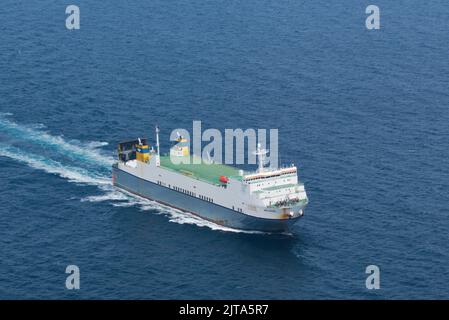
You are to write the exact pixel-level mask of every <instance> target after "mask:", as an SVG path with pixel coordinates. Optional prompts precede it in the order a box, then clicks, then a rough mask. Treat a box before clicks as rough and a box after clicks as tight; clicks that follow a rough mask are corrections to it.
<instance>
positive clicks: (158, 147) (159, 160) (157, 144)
mask: <svg viewBox="0 0 449 320" xmlns="http://www.w3.org/2000/svg"><path fill="white" fill-rule="evenodd" d="M156 147H157V156H156V166H158V167H159V166H160V165H161V152H160V149H161V148H160V146H159V127H158V126H156Z"/></svg>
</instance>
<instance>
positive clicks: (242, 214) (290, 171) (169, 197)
mask: <svg viewBox="0 0 449 320" xmlns="http://www.w3.org/2000/svg"><path fill="white" fill-rule="evenodd" d="M267 152H268V151H267V150H264V149H261V147H260V144H258V145H257V150H256V151H255V155H256V156H257V162H258V168H257V170H255V171H253V172H248V171H243V170H240V169H238V168H235V167H233V166H229V165H225V164H221V163H214V162H212V161H203V160H202V159H201V161H196V162H201V163H199V164H196V162H195V161H194V160H198V159H194V157H195V155H191V154H190V144H189V141H187V139H185V138H183V137H182V136H179V137H178V139H177V141H175V145H173V146H172V147H171V148H170V152H169V154H165V155H161V152H160V145H159V128H157V127H156V146H155V147H150V145H149V144H148V140H147V139H145V138H138V139H136V140H130V141H125V142H121V143H119V144H118V148H117V156H118V159H117V162H115V163H114V164H113V166H112V181H113V184H114V186H116V187H117V188H119V189H123V190H125V191H127V192H130V193H132V194H136V195H138V196H140V197H143V198H147V199H150V200H153V201H156V202H159V203H161V204H163V205H166V206H169V207H173V208H176V209H179V210H181V211H184V212H188V213H190V214H193V215H196V216H198V217H201V218H202V219H205V220H208V221H210V222H213V223H215V224H219V225H222V226H225V227H229V228H234V229H241V230H257V231H266V232H285V231H289V229H290V226H291V225H293V224H294V223H295V222H296V221H297V220H298V219H299V218H300V217H302V216H303V215H304V208H305V206H306V205H307V203H308V198H307V194H306V191H305V189H304V185H303V184H302V183H301V182H299V180H298V174H297V171H298V170H297V168H296V166H294V165H291V166H288V167H282V168H267V167H265V166H264V157H265V155H266V154H267Z"/></svg>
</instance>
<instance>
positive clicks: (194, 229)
mask: <svg viewBox="0 0 449 320" xmlns="http://www.w3.org/2000/svg"><path fill="white" fill-rule="evenodd" d="M70 4H76V5H78V6H79V8H80V14H81V15H80V18H81V20H80V29H79V30H67V29H66V27H65V19H66V17H67V15H66V14H65V9H66V7H67V5H70ZM370 4H375V5H377V6H379V8H380V14H381V15H380V17H381V28H380V30H367V29H366V27H365V19H366V17H367V16H368V15H367V14H366V13H365V9H366V7H367V6H368V5H370ZM448 41H449V4H448V2H447V0H434V1H430V2H426V1H418V0H407V1H405V0H403V1H386V0H376V1H375V2H374V3H372V1H356V0H347V1H337V0H334V1H325V0H313V1H312V0H304V1H298V0H297V1H292V0H287V1H271V0H245V1H237V0H230V1H217V0H202V1H199V0H188V1H187V0H177V1H162V0H151V1H144V0H138V1H124V0H123V1H119V0H110V1H85V0H74V1H56V0H53V1H50V0H46V1H19V0H3V1H2V3H1V8H0V113H1V115H0V202H1V205H0V298H2V299H91V298H93V299H110V298H118V299H247V298H257V299H348V298H349V299H409V298H410V299H418V298H422V299H433V298H440V299H441V298H446V299H447V298H449V248H448V244H449V160H448V159H449V56H448V54H449V46H448ZM193 120H201V121H202V124H203V128H204V129H207V128H217V129H219V130H224V129H225V128H242V129H246V128H265V129H270V128H278V129H279V145H280V147H279V152H280V155H281V162H282V163H284V164H290V163H296V164H297V165H298V168H299V177H300V179H301V181H302V182H304V184H305V186H306V190H307V192H308V196H309V200H310V203H309V205H308V207H307V208H306V211H305V216H304V217H303V218H302V219H301V220H300V221H299V222H298V223H297V224H296V225H295V226H294V228H293V229H292V230H291V232H290V233H288V234H280V235H275V234H264V233H255V232H241V231H238V230H229V229H226V228H221V227H219V226H216V225H213V224H210V223H207V222H204V221H201V220H199V219H197V218H193V217H191V216H188V215H186V214H182V213H180V212H178V211H174V210H170V209H168V208H163V207H160V206H158V205H157V204H155V203H152V202H150V201H145V200H143V199H136V198H132V197H130V196H129V195H124V194H122V193H120V192H119V191H117V190H114V188H113V187H112V186H111V179H110V176H111V168H110V166H111V163H112V161H113V160H114V156H115V146H116V143H117V142H119V141H121V140H126V139H128V138H135V137H137V136H148V137H149V138H151V139H152V138H153V128H154V125H155V124H158V125H159V127H160V128H161V135H162V136H161V141H162V142H167V143H168V140H169V133H170V132H171V131H172V130H173V129H175V128H178V127H181V128H187V129H189V128H191V127H192V121H193ZM72 264H74V265H77V266H78V267H79V269H80V289H79V290H67V289H66V287H65V281H66V277H67V276H68V275H67V274H66V273H65V270H66V266H67V265H72ZM368 265H377V266H378V267H379V268H380V289H378V290H368V289H367V288H366V287H365V280H366V278H367V276H368V275H367V274H366V273H365V268H366V267H367V266H368Z"/></svg>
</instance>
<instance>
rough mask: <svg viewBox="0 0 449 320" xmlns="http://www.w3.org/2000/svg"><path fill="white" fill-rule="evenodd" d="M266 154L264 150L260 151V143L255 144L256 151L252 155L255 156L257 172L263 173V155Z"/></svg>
mask: <svg viewBox="0 0 449 320" xmlns="http://www.w3.org/2000/svg"><path fill="white" fill-rule="evenodd" d="M267 153H268V151H267V150H266V149H261V146H260V143H258V144H257V150H256V151H255V152H254V153H253V154H255V155H256V156H257V162H258V164H259V168H258V169H257V172H263V171H264V168H263V165H264V162H265V155H266V154H267Z"/></svg>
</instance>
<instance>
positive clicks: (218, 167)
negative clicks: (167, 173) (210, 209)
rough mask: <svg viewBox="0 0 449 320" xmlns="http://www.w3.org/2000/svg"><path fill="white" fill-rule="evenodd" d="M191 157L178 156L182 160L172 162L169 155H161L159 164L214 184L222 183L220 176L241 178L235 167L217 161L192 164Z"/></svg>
mask: <svg viewBox="0 0 449 320" xmlns="http://www.w3.org/2000/svg"><path fill="white" fill-rule="evenodd" d="M192 159H193V157H192V156H185V157H179V160H180V161H181V160H182V162H183V163H179V164H174V163H172V161H171V160H170V156H161V166H162V167H164V168H167V169H170V170H174V171H177V172H179V173H182V174H183V175H185V176H190V177H192V178H196V179H199V180H203V181H205V182H208V183H211V184H215V185H223V184H224V183H222V182H221V181H220V176H226V177H228V178H234V179H241V176H239V169H237V168H234V167H231V166H227V165H224V164H217V163H204V162H203V163H201V164H193V161H192ZM187 161H190V163H187Z"/></svg>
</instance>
